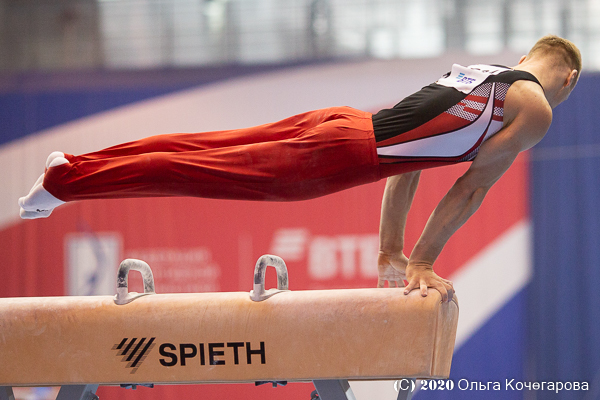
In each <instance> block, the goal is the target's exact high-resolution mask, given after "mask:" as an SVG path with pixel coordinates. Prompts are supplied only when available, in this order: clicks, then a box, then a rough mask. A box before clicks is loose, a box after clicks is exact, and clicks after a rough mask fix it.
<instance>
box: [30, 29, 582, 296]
mask: <svg viewBox="0 0 600 400" xmlns="http://www.w3.org/2000/svg"><path fill="white" fill-rule="evenodd" d="M580 71H581V54H580V52H579V50H578V49H577V47H576V46H575V45H574V44H573V43H572V42H570V41H568V40H566V39H562V38H560V37H558V36H554V35H548V36H544V37H543V38H541V39H540V40H539V41H538V42H537V43H536V44H535V45H534V46H533V48H532V49H531V50H530V51H529V53H528V54H527V55H526V56H523V57H522V58H521V59H520V60H519V63H518V65H517V66H515V67H513V68H508V67H502V66H494V65H472V66H469V67H463V66H460V65H457V64H455V65H453V66H452V69H451V71H450V72H448V73H447V74H446V75H444V76H442V77H441V78H440V79H439V80H438V81H437V82H435V83H432V84H430V85H429V86H426V87H424V88H423V89H421V90H420V91H418V92H416V93H414V94H412V95H410V96H408V97H406V98H405V99H403V100H402V101H401V102H399V103H398V104H396V105H395V106H394V107H393V108H389V109H383V110H381V111H379V112H378V113H376V114H374V115H372V114H371V113H368V112H364V111H359V110H356V109H353V108H350V107H332V108H327V109H322V110H316V111H311V112H307V113H304V114H300V115H296V116H293V117H290V118H287V119H284V120H282V121H279V122H275V123H271V124H266V125H261V126H257V127H252V128H247V129H238V130H229V131H218V132H205V133H189V134H170V135H159V136H153V137H149V138H146V139H142V140H139V141H134V142H130V143H125V144H121V145H117V146H113V147H110V148H107V149H105V150H100V151H98V152H94V153H89V154H83V155H79V156H75V155H71V154H65V153H62V152H53V153H52V154H50V156H49V157H48V159H47V161H46V170H45V173H44V174H42V175H41V176H40V177H39V179H38V180H37V182H36V183H35V184H34V186H33V188H32V189H31V191H30V192H29V194H28V195H26V196H25V197H22V198H20V199H19V206H20V215H21V217H22V218H24V219H33V218H40V217H48V216H49V215H50V214H51V212H52V210H53V209H54V208H56V207H57V206H59V205H61V204H64V203H65V202H69V201H74V200H83V199H109V198H125V197H146V196H196V197H209V198H217V199H239V200H262V201H295V200H304V199H311V198H315V197H319V196H325V195H327V194H330V193H334V192H337V191H340V190H344V189H347V188H350V187H353V186H357V185H362V184H365V183H369V182H374V181H377V180H379V179H382V178H387V184H386V187H385V191H384V195H383V203H382V210H381V222H380V251H379V257H378V269H379V280H378V285H377V286H378V287H383V286H384V284H385V281H388V286H390V287H404V280H406V281H407V282H408V284H407V285H406V287H405V289H404V292H405V293H406V294H408V293H409V292H410V291H412V290H415V289H419V290H420V292H421V295H422V296H426V295H427V290H428V288H432V289H435V290H438V291H439V292H440V293H441V295H442V298H443V300H444V301H449V300H450V299H451V297H452V294H453V291H454V289H453V287H452V282H450V281H449V280H447V279H443V278H441V277H440V276H438V275H437V274H436V273H435V272H434V271H433V264H434V262H435V260H436V258H437V257H438V255H439V254H440V252H441V250H442V248H443V246H444V245H445V243H446V242H447V241H448V239H449V238H450V237H451V236H452V235H453V234H454V232H456V230H457V229H458V228H459V227H460V226H462V225H463V224H464V223H465V222H466V221H467V219H468V218H469V217H470V216H471V215H472V214H473V213H474V212H475V211H476V210H477V209H478V207H479V206H480V205H481V203H482V201H483V198H484V197H485V195H486V193H487V191H488V190H489V189H490V187H491V186H492V185H493V184H494V183H495V182H496V181H497V180H498V179H499V178H500V176H502V174H503V173H504V172H505V171H506V170H507V169H508V167H509V166H510V165H511V164H512V162H513V161H514V159H515V158H516V157H517V155H518V154H519V152H521V151H524V150H527V149H529V148H531V147H532V146H533V145H535V144H536V143H538V142H539V141H540V140H541V139H542V137H543V136H544V135H545V133H546V131H547V130H548V128H549V126H550V123H551V121H552V109H553V108H554V107H556V106H558V105H559V104H560V103H561V102H563V101H565V100H566V99H567V98H568V97H569V94H570V93H571V91H572V90H573V88H574V87H575V85H576V84H577V80H578V78H579V73H580ZM464 161H471V162H472V163H471V165H470V167H469V169H468V170H467V171H466V172H465V174H464V175H463V176H461V177H460V178H459V179H458V180H457V181H456V183H455V184H454V185H453V186H452V188H451V189H450V190H449V191H448V193H447V194H446V196H445V197H444V198H443V199H442V200H441V201H440V203H439V204H438V205H437V207H436V208H435V210H434V211H433V213H432V214H431V216H430V218H429V220H428V222H427V224H426V226H425V228H424V230H423V232H422V234H421V236H420V238H419V240H418V242H417V243H416V245H415V247H414V249H413V251H412V253H411V254H410V258H407V257H406V256H405V255H404V251H403V246H404V228H405V222H406V216H407V213H408V210H409V208H410V206H411V203H412V200H413V197H414V194H415V191H416V188H417V184H418V181H419V174H420V171H421V170H422V169H425V168H432V167H439V166H443V165H449V164H455V163H459V162H464Z"/></svg>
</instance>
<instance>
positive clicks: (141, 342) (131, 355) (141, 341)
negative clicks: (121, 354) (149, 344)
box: [126, 338, 146, 361]
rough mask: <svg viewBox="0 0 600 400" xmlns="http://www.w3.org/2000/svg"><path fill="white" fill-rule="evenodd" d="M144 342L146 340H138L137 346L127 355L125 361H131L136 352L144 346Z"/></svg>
mask: <svg viewBox="0 0 600 400" xmlns="http://www.w3.org/2000/svg"><path fill="white" fill-rule="evenodd" d="M145 341H146V338H142V340H140V342H139V343H138V344H137V346H135V348H134V349H133V351H132V352H131V353H129V357H127V360H126V361H131V359H132V358H133V357H134V356H135V354H136V353H137V352H138V350H139V349H140V347H141V346H142V345H143V344H144V342H145Z"/></svg>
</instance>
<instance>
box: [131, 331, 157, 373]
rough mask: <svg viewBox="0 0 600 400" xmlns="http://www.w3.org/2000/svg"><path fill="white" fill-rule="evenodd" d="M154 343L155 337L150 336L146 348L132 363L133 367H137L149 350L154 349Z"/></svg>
mask: <svg viewBox="0 0 600 400" xmlns="http://www.w3.org/2000/svg"><path fill="white" fill-rule="evenodd" d="M152 343H154V338H150V340H149V341H148V343H147V344H146V347H144V350H142V352H141V353H140V354H139V355H138V356H137V358H136V359H135V361H134V362H133V364H131V366H132V367H134V368H135V367H136V366H137V364H138V363H139V362H141V361H142V360H143V359H144V358H146V357H145V355H146V352H147V351H148V350H150V349H152V347H154V346H153V345H152Z"/></svg>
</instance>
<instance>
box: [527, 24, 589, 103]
mask: <svg viewBox="0 0 600 400" xmlns="http://www.w3.org/2000/svg"><path fill="white" fill-rule="evenodd" d="M519 65H523V66H525V65H532V66H539V67H542V68H541V70H540V69H539V68H538V71H536V72H538V73H539V74H541V75H542V78H543V80H544V82H541V83H542V86H543V87H544V90H545V91H546V96H547V97H550V98H549V99H548V100H549V101H550V105H551V106H552V107H555V106H557V105H558V104H560V103H562V102H563V101H565V100H566V99H567V98H568V97H569V95H570V94H571V92H572V91H573V89H574V88H575V85H577V81H578V80H579V74H580V73H581V52H580V51H579V49H578V48H577V46H575V44H574V43H573V42H571V41H570V40H567V39H563V38H561V37H559V36H556V35H546V36H544V37H543V38H541V39H540V40H538V41H537V43H536V44H535V45H534V46H533V47H532V48H531V50H530V51H529V53H528V54H527V55H526V56H523V57H521V60H520V61H519ZM535 75H536V76H537V74H535ZM539 78H540V77H538V79H539Z"/></svg>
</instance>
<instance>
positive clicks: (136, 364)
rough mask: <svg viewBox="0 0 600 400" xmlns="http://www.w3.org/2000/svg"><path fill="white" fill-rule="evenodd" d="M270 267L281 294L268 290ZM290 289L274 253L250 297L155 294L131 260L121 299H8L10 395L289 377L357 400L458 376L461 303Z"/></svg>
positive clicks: (3, 346)
mask: <svg viewBox="0 0 600 400" xmlns="http://www.w3.org/2000/svg"><path fill="white" fill-rule="evenodd" d="M267 266H274V267H275V268H276V270H277V274H278V288H277V289H270V290H266V291H265V287H264V276H265V270H266V267H267ZM130 269H134V270H138V271H140V272H141V273H142V275H143V277H144V293H143V294H137V293H130V292H128V289H127V279H128V271H129V270H130ZM287 285H288V278H287V269H286V267H285V263H284V262H283V260H281V259H280V258H279V257H276V256H269V255H266V256H263V257H261V258H260V259H259V260H258V262H257V264H256V269H255V274H254V287H253V290H252V291H251V292H250V295H248V292H233V293H231V292H230V293H186V294H155V293H154V282H153V278H152V271H151V270H150V267H149V266H148V265H147V264H146V263H144V262H143V261H139V260H125V261H124V262H123V263H121V266H120V267H119V273H118V282H117V295H116V296H114V297H112V296H86V297H83V296H79V297H78V296H69V297H38V298H3V299H0V360H1V362H0V400H10V399H11V396H12V387H14V386H61V385H62V386H63V387H62V389H61V391H60V392H59V394H58V397H57V399H59V400H93V399H97V396H96V395H95V394H94V393H95V391H96V388H97V387H98V385H127V384H129V385H131V384H139V385H148V384H183V383H186V384H190V383H243V382H283V381H285V382H287V381H293V382H306V381H313V382H314V384H315V387H316V389H317V392H318V398H319V399H322V400H352V399H355V397H354V395H353V394H352V390H351V389H350V387H349V385H348V380H390V381H394V380H397V379H400V378H423V379H431V378H435V379H438V378H440V379H444V378H448V375H449V374H450V364H451V361H452V352H453V350H454V341H455V338H456V326H457V323H458V303H457V300H456V298H454V299H453V300H452V301H451V302H449V303H442V302H441V297H440V295H439V293H438V292H437V291H430V294H429V296H427V297H421V295H420V294H419V293H418V291H413V292H412V293H410V294H409V295H404V293H403V291H402V290H398V289H396V288H386V289H340V290H307V291H290V290H288V287H287ZM390 384H392V382H390ZM408 395H409V391H404V392H403V393H400V394H399V397H398V399H408V398H409V397H408ZM13 397H14V396H13ZM307 400H308V399H307Z"/></svg>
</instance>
